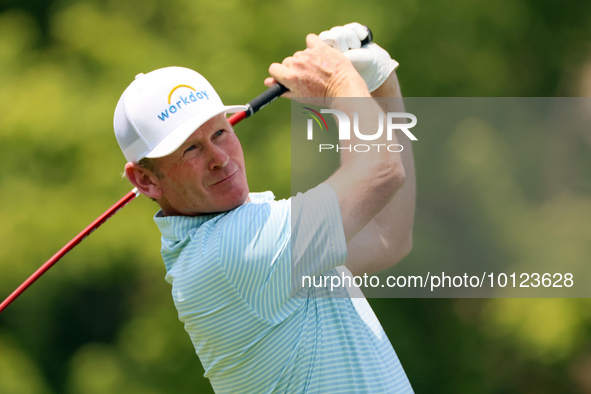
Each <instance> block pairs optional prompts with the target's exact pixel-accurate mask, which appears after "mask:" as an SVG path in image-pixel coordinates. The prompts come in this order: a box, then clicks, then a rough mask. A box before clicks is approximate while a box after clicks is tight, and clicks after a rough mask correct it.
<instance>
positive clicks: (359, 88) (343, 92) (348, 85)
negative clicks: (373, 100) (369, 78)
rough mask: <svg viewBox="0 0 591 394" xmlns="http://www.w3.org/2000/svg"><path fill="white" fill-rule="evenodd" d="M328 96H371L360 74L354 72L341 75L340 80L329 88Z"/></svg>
mask: <svg viewBox="0 0 591 394" xmlns="http://www.w3.org/2000/svg"><path fill="white" fill-rule="evenodd" d="M331 90H332V92H331V93H330V97H332V98H337V97H371V93H370V92H369V90H368V89H367V85H366V84H365V81H364V80H363V78H361V76H360V75H359V74H358V73H357V72H355V73H351V74H349V75H343V78H341V81H339V82H338V83H337V84H335V87H334V89H331Z"/></svg>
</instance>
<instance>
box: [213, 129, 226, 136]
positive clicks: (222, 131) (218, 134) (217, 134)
mask: <svg viewBox="0 0 591 394" xmlns="http://www.w3.org/2000/svg"><path fill="white" fill-rule="evenodd" d="M223 133H224V130H218V131H217V132H216V133H215V134H214V137H219V136H220V135H222V134H223Z"/></svg>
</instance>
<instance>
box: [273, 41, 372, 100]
mask: <svg viewBox="0 0 591 394" xmlns="http://www.w3.org/2000/svg"><path fill="white" fill-rule="evenodd" d="M306 45H307V48H306V49H305V50H304V51H299V52H296V53H295V54H294V55H293V56H290V57H287V58H285V59H284V60H283V62H282V63H281V64H279V63H273V64H271V66H270V67H269V74H271V78H267V79H265V85H267V86H272V85H273V84H275V83H276V82H279V83H281V84H283V85H284V86H285V87H287V88H288V89H289V92H287V93H285V94H284V97H288V98H292V97H326V98H332V97H371V96H370V94H369V91H368V90H367V86H366V84H365V82H364V81H363V79H362V78H361V76H360V75H359V73H358V72H357V71H356V70H355V68H354V67H353V65H352V64H351V62H350V61H349V59H347V58H346V57H345V56H344V55H343V54H342V53H341V52H340V51H338V50H336V49H334V48H331V47H330V46H328V45H327V44H325V43H324V42H322V40H321V39H320V38H319V37H318V36H317V35H315V34H309V35H308V36H307V37H306Z"/></svg>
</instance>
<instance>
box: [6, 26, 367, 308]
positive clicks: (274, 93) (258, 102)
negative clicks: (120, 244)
mask: <svg viewBox="0 0 591 394" xmlns="http://www.w3.org/2000/svg"><path fill="white" fill-rule="evenodd" d="M365 28H366V29H367V37H366V38H365V39H363V40H362V41H361V45H365V44H367V43H369V42H371V41H372V40H373V34H372V32H371V30H370V29H369V28H368V27H367V26H366V27H365ZM288 90H289V89H287V88H286V87H285V86H283V85H281V84H280V83H278V84H276V85H273V86H272V87H270V88H269V89H267V90H266V91H264V92H263V93H261V94H260V95H259V96H257V97H255V98H254V99H253V100H251V101H250V102H249V103H248V104H246V106H247V107H248V109H247V110H246V111H241V112H237V113H235V114H234V115H232V116H230V117H229V118H228V121H229V122H230V124H231V125H232V126H234V125H236V124H237V123H238V122H240V121H241V120H242V119H246V118H248V117H250V116H252V115H254V114H255V113H257V112H258V111H259V110H261V109H262V108H264V107H265V106H266V105H268V104H270V103H271V102H273V100H275V99H276V98H277V97H279V96H281V95H282V94H283V93H285V92H287V91H288ZM139 195H140V193H139V191H138V190H137V189H136V188H134V189H133V190H132V191H130V192H129V193H127V194H126V195H125V196H124V197H123V198H122V199H121V200H119V201H118V202H117V203H116V204H115V205H113V206H112V207H111V208H109V209H108V210H106V211H105V212H104V213H103V214H102V215H101V216H99V217H98V218H97V219H96V220H95V221H94V222H92V223H91V224H90V225H89V226H88V227H86V228H85V229H84V230H83V231H82V232H81V233H80V234H78V235H77V236H75V237H74V238H73V239H72V240H71V241H70V242H68V243H67V244H66V245H65V246H64V247H63V248H61V249H60V250H59V252H57V253H56V254H55V255H53V257H52V258H50V259H49V260H47V261H46V262H45V264H43V265H42V266H41V267H39V269H38V270H37V271H35V273H33V275H31V276H30V277H29V278H28V279H27V280H26V281H24V282H23V283H22V284H21V285H20V286H19V287H18V288H17V289H16V290H15V291H13V292H12V294H11V295H9V296H8V297H7V298H6V299H5V300H4V301H2V304H0V313H2V311H3V310H4V309H6V307H7V306H8V305H10V304H11V303H12V302H13V301H14V300H15V299H16V298H17V297H18V296H19V295H21V294H22V293H23V292H24V291H25V290H26V289H27V288H28V287H29V286H31V285H32V284H33V283H34V282H35V281H36V280H37V279H39V278H40V277H41V275H43V274H44V273H45V272H47V271H48V270H49V269H50V268H51V267H53V266H54V265H55V263H57V262H58V261H59V260H60V259H61V258H62V257H64V256H65V255H66V253H68V252H69V251H70V250H72V249H74V247H75V246H76V245H78V244H79V243H80V242H82V240H83V239H84V238H86V237H88V236H89V235H90V234H91V233H92V232H93V231H94V230H96V229H97V228H99V227H100V226H101V225H102V224H103V223H104V222H106V221H107V220H109V218H110V217H111V216H113V215H115V214H116V213H117V211H119V210H120V209H121V208H123V207H124V206H125V205H127V204H128V203H129V202H131V201H132V200H133V199H134V198H136V197H137V196H139Z"/></svg>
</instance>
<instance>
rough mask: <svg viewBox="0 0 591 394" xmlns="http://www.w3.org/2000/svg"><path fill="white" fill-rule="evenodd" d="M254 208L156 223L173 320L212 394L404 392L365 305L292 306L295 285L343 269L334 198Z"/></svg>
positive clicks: (297, 300)
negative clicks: (185, 335)
mask: <svg viewBox="0 0 591 394" xmlns="http://www.w3.org/2000/svg"><path fill="white" fill-rule="evenodd" d="M250 198H251V201H250V202H249V203H247V204H244V205H242V206H240V207H238V208H236V209H234V210H232V211H229V212H224V213H221V214H213V215H206V216H195V217H188V216H168V217H162V216H161V215H160V213H157V214H156V216H155V217H154V220H155V221H156V223H157V225H158V227H159V228H160V231H161V232H162V257H163V259H164V264H165V266H166V270H167V274H166V280H167V281H168V282H169V283H171V284H172V296H173V300H174V303H175V305H176V308H177V310H178V313H179V319H180V320H181V321H182V322H183V323H184V324H185V330H186V331H187V332H188V333H189V336H190V337H191V340H192V341H193V345H194V346H195V350H196V352H197V354H198V356H199V358H200V360H201V363H202V364H203V367H204V369H205V376H206V377H207V378H209V379H210V382H211V384H212V386H213V389H214V390H215V392H216V393H232V394H238V393H245V394H259V393H319V394H330V393H339V394H343V393H412V392H413V391H412V388H411V386H410V383H409V381H408V379H407V377H406V374H405V373H404V370H403V369H402V366H401V365H400V362H399V360H398V357H397V356H396V353H395V352H394V349H393V348H392V345H391V344H390V341H389V340H388V338H387V337H386V335H385V333H384V331H383V329H382V327H381V326H380V324H379V322H378V320H377V318H376V316H375V315H374V313H373V311H372V309H371V307H370V306H369V304H368V303H367V301H366V300H365V298H349V297H344V298H334V297H330V296H329V295H330V294H328V293H329V289H326V288H315V287H312V288H304V289H301V291H300V293H299V294H298V295H301V293H302V292H304V293H306V294H304V295H305V297H294V296H292V285H297V282H298V281H297V280H294V279H292V276H295V277H300V276H301V275H321V274H328V275H330V274H337V273H338V272H337V270H346V268H344V267H339V266H342V265H343V264H344V263H345V260H346V257H347V249H346V243H345V235H344V232H343V225H342V219H341V214H340V209H339V204H338V199H337V197H336V194H335V193H334V191H333V189H332V188H331V187H330V186H328V185H326V184H321V185H319V186H318V187H316V188H314V189H312V190H310V191H308V192H306V193H303V194H298V195H297V196H296V197H293V198H291V199H289V200H281V201H275V200H274V196H273V194H272V193H271V192H265V193H251V194H250ZM337 267H338V268H337ZM347 272H348V271H347ZM295 290H297V289H294V291H295ZM327 295H328V297H327Z"/></svg>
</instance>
